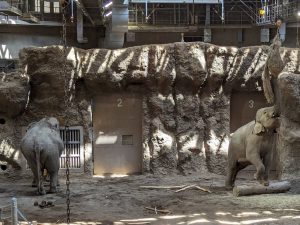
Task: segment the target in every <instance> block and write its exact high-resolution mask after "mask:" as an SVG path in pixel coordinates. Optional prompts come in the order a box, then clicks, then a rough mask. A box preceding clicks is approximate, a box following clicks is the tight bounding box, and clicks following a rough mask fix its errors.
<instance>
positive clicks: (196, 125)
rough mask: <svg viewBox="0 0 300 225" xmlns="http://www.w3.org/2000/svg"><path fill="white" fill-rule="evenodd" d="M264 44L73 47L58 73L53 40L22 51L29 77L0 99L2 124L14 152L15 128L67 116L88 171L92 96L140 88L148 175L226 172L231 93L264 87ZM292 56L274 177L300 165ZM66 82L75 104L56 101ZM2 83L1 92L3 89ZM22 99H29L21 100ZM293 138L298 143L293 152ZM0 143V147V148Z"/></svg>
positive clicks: (286, 53) (299, 100) (59, 58)
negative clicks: (80, 137) (79, 134)
mask: <svg viewBox="0 0 300 225" xmlns="http://www.w3.org/2000/svg"><path fill="white" fill-rule="evenodd" d="M267 51H268V48H267V47H266V46H257V47H247V48H235V47H220V46H215V45H211V44H205V43H197V42H196V43H174V44H167V45H148V46H138V47H131V48H126V49H118V50H106V49H91V50H81V49H77V48H70V49H68V53H67V54H68V55H67V67H66V73H64V71H63V66H62V65H63V63H64V61H65V60H64V59H65V57H64V55H63V54H62V53H63V52H62V48H61V47H60V46H49V47H43V48H26V49H23V50H22V51H21V52H20V60H21V66H20V68H21V71H20V72H19V74H18V76H17V78H16V79H17V80H18V82H21V81H22V79H25V78H26V79H27V82H25V83H26V84H25V83H24V84H23V83H22V84H19V85H18V86H19V88H18V90H19V91H15V92H13V94H14V96H16V98H5V99H4V100H3V99H2V98H0V106H1V108H7V110H6V111H4V112H3V113H4V114H6V116H7V117H8V118H11V119H9V121H11V123H7V125H5V126H7V127H9V129H11V130H13V131H16V133H17V134H18V135H19V136H18V137H17V138H15V140H14V141H12V142H13V144H12V146H14V147H13V149H14V150H18V143H19V139H20V127H21V126H26V125H27V124H28V123H30V122H31V121H34V120H38V119H40V118H42V117H43V116H55V117H57V118H58V119H59V121H60V122H61V124H64V120H65V117H64V116H65V114H66V113H67V114H68V115H69V116H70V119H71V124H70V125H73V126H75V125H81V126H84V138H85V139H84V141H85V143H86V145H85V147H86V149H85V170H86V171H92V166H93V165H92V159H91V155H92V152H91V142H92V140H91V135H89V134H90V129H91V126H92V119H91V116H90V111H91V99H92V98H93V96H95V95H101V94H102V93H109V92H121V91H130V92H131V91H133V92H139V93H141V94H142V95H143V111H144V115H143V169H144V171H145V172H150V171H151V172H154V173H161V174H170V173H184V174H187V173H191V172H193V171H200V172H201V173H205V172H213V173H218V174H224V173H225V169H226V155H227V148H228V143H229V135H230V131H229V127H230V96H231V93H232V92H233V91H245V92H253V91H255V92H261V91H262V84H261V74H262V71H263V68H264V65H265V62H266V59H267ZM299 56H300V51H298V50H296V49H287V48H282V49H281V57H282V59H283V60H284V62H285V68H284V71H285V72H284V73H282V76H280V79H279V82H280V87H281V92H282V93H287V94H284V95H283V96H282V99H281V101H282V102H284V104H283V105H284V107H285V110H283V115H284V118H283V122H282V123H283V124H282V127H283V128H282V130H281V136H280V140H279V142H280V144H279V145H278V146H279V152H280V162H281V164H280V169H279V170H280V173H281V174H285V173H287V172H288V173H289V172H291V171H292V172H293V173H296V172H299V171H300V169H299V168H300V167H299V163H297V164H296V163H294V161H297V160H298V159H299V158H297V157H298V155H297V154H299V151H300V149H299V147H300V145H299V140H300V135H299V129H300V121H299V118H300V117H299V115H295V113H290V110H288V109H291V110H293V111H295V110H298V111H299V107H300V97H299V79H300V76H299V75H298V74H299V73H300V71H299V58H300V57H299ZM5 76H6V77H10V76H12V75H10V74H7V75H5ZM15 76H16V75H13V76H12V77H15ZM65 80H67V81H68V87H69V89H70V90H69V91H70V93H71V94H72V102H73V104H72V106H71V107H68V108H65V104H64V101H63V100H64V93H65V92H64V91H65ZM28 81H29V82H28ZM13 82H15V81H10V80H8V81H6V82H5V83H2V84H1V85H2V86H3V87H9V85H12V84H13ZM297 82H298V83H297ZM1 85H0V92H1V93H3V92H5V88H4V89H3V88H1V87H2V86H1ZM29 86H30V92H29ZM21 87H22V88H21ZM2 90H3V91H2ZM22 91H23V92H22ZM29 93H30V94H29ZM12 96H13V95H12ZM27 96H29V99H28V103H27V105H26V104H24V102H23V101H20V100H18V99H23V98H24V99H27ZM16 99H17V100H16ZM7 101H9V102H12V105H11V108H8V107H6V105H7ZM17 101H20V102H21V104H16V102H17ZM26 102H27V101H25V103H26ZM8 105H9V104H8ZM13 105H15V106H13ZM16 106H18V107H19V108H18V107H16ZM25 106H26V107H25ZM1 112H2V111H1ZM12 121H15V122H12ZM290 127H293V130H291V129H290ZM0 128H1V130H0V135H1V137H6V136H8V137H9V138H10V137H11V136H14V135H15V136H16V134H10V133H9V132H7V130H5V129H3V125H0ZM5 135H6V136H5ZM8 137H6V138H4V139H3V141H4V140H8ZM3 141H2V143H3ZM295 143H297V148H296V149H295V148H293V149H292V146H295ZM1 149H3V148H1V145H0V154H1ZM9 152H12V150H10V151H9ZM290 152H294V153H295V154H294V153H293V155H291V154H290ZM8 155H13V154H12V153H9V154H8ZM299 157H300V154H299ZM0 161H1V158H0ZM14 162H16V164H17V163H18V161H17V160H15V161H14ZM297 162H299V160H298V161H297Z"/></svg>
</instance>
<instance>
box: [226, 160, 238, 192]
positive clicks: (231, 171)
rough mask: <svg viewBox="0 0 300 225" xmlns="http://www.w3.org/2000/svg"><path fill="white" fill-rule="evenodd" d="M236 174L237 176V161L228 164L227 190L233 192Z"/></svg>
mask: <svg viewBox="0 0 300 225" xmlns="http://www.w3.org/2000/svg"><path fill="white" fill-rule="evenodd" d="M236 174H237V161H236V160H234V161H233V162H228V169H227V177H226V181H225V187H226V189H228V190H231V189H232V188H233V186H234V181H235V177H236Z"/></svg>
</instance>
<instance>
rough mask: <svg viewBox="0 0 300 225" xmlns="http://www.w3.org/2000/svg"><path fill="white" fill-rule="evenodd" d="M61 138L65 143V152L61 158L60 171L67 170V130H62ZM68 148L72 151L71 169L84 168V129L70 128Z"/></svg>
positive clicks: (78, 127)
mask: <svg viewBox="0 0 300 225" xmlns="http://www.w3.org/2000/svg"><path fill="white" fill-rule="evenodd" d="M60 137H61V139H62V140H63V142H64V146H65V148H64V151H63V153H62V155H61V157H60V160H59V161H60V169H66V147H67V146H66V134H65V128H64V127H63V128H62V127H61V128H60ZM68 147H69V149H70V169H80V168H82V167H83V134H82V127H80V126H76V127H69V140H68Z"/></svg>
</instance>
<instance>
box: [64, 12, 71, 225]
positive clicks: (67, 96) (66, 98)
mask: <svg viewBox="0 0 300 225" xmlns="http://www.w3.org/2000/svg"><path fill="white" fill-rule="evenodd" d="M66 14H67V10H66V7H62V28H63V31H62V39H63V40H62V42H63V43H62V44H63V57H64V58H63V60H64V63H63V77H64V103H65V109H66V110H65V112H64V113H65V146H66V203H67V224H70V214H71V209H70V146H69V140H70V130H69V116H68V112H67V109H68V108H69V107H70V106H71V103H70V91H69V79H68V76H67V28H66V25H67V19H66Z"/></svg>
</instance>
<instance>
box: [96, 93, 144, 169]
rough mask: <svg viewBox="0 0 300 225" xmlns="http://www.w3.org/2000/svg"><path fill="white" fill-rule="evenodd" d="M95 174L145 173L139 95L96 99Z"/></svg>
mask: <svg viewBox="0 0 300 225" xmlns="http://www.w3.org/2000/svg"><path fill="white" fill-rule="evenodd" d="M93 127H94V137H93V138H94V140H93V141H94V174H95V175H107V174H108V175H111V174H134V173H140V172H141V171H142V99H141V96H139V95H136V94H129V93H123V94H108V95H104V96H103V95H101V96H97V97H95V98H94V109H93Z"/></svg>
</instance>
